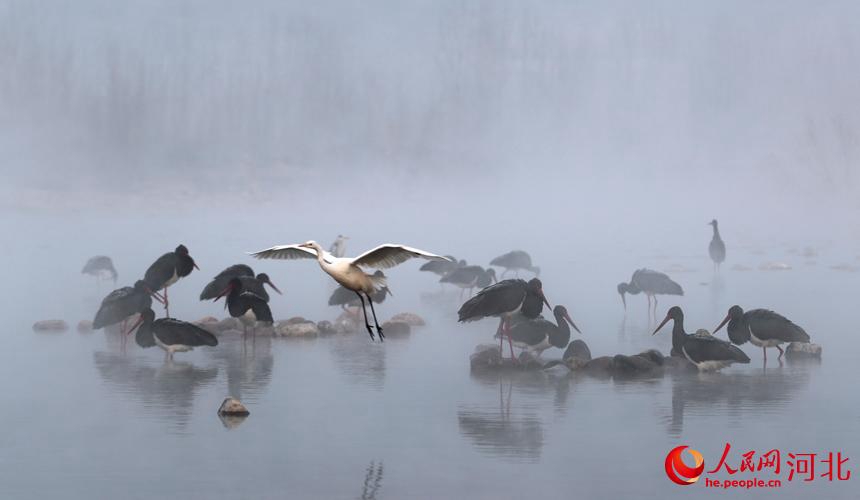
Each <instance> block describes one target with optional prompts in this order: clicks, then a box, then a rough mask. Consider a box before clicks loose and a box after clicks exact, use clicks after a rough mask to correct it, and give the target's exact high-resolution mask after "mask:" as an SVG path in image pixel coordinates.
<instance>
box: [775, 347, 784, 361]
mask: <svg viewBox="0 0 860 500" xmlns="http://www.w3.org/2000/svg"><path fill="white" fill-rule="evenodd" d="M776 349H777V350H778V351H779V356H778V357H777V358H776V359H777V360H780V359H782V356H783V355H784V354H785V351H783V350H782V347H780V346H776Z"/></svg>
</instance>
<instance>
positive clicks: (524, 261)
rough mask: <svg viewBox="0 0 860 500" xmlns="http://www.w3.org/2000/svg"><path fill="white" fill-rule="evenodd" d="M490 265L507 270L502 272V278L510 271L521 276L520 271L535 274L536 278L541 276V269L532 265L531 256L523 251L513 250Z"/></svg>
mask: <svg viewBox="0 0 860 500" xmlns="http://www.w3.org/2000/svg"><path fill="white" fill-rule="evenodd" d="M490 265H491V266H496V267H503V268H505V270H504V271H502V278H504V277H505V275H506V274H507V273H508V272H510V271H514V272H515V273H516V275H517V276H519V273H520V269H523V270H525V271H529V272H532V273H534V275H535V277H538V276H540V268H539V267H537V266H535V265H532V257H531V255H529V254H528V253H527V252H524V251H522V250H513V251H511V252H508V253H506V254H504V255H499V256H498V257H496V258H495V259H493V260H491V261H490Z"/></svg>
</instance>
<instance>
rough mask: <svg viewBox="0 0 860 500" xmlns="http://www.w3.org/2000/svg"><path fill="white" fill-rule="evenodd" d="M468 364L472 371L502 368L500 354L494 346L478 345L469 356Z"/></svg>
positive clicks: (497, 347)
mask: <svg viewBox="0 0 860 500" xmlns="http://www.w3.org/2000/svg"><path fill="white" fill-rule="evenodd" d="M469 363H470V364H471V366H472V369H473V370H480V369H487V368H498V367H500V366H502V353H501V351H500V350H499V346H497V345H496V344H480V345H478V346H475V352H474V353H472V355H471V356H469Z"/></svg>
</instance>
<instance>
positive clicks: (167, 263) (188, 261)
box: [143, 245, 200, 317]
mask: <svg viewBox="0 0 860 500" xmlns="http://www.w3.org/2000/svg"><path fill="white" fill-rule="evenodd" d="M194 269H197V270H199V269H200V268H199V267H197V264H196V263H195V262H194V259H192V258H191V256H190V255H188V249H187V248H186V247H185V245H179V246H178V247H176V250H174V251H172V252H168V253H166V254H164V255H162V256H161V257H159V258H158V259H157V260H156V261H155V262H153V263H152V265H151V266H149V269H147V270H146V274H145V275H144V276H143V281H145V282H146V283H147V285H149V288H150V289H152V292H153V294H152V296H153V297H155V298H156V300H158V301H159V302H161V303H162V304H164V311H165V315H166V316H168V317H169V316H170V302H169V301H168V299H167V287H169V286H170V285H172V284H174V283H176V282H177V281H179V278H184V277H186V276H188V275H189V274H191V271H192V270H194ZM162 289H163V290H164V295H163V296H161V295H159V294H158V292H159V290H162Z"/></svg>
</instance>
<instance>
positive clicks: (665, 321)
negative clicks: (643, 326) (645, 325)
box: [651, 314, 672, 335]
mask: <svg viewBox="0 0 860 500" xmlns="http://www.w3.org/2000/svg"><path fill="white" fill-rule="evenodd" d="M670 319H672V318H671V317H670V316H669V315H668V314H667V315H666V319H664V320H663V322H662V323H660V326H658V327H657V329H656V330H654V333H652V334H651V335H657V332H659V331H660V329H661V328H663V325H665V324H666V323H668V322H669V320H670Z"/></svg>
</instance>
